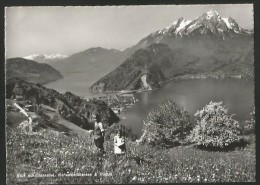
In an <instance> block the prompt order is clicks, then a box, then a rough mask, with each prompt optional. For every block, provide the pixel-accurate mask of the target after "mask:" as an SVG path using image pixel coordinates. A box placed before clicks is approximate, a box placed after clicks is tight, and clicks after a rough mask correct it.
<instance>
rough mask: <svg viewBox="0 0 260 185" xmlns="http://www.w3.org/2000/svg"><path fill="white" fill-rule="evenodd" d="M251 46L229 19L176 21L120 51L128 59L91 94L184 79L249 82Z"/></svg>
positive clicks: (214, 15)
mask: <svg viewBox="0 0 260 185" xmlns="http://www.w3.org/2000/svg"><path fill="white" fill-rule="evenodd" d="M253 46H254V38H253V31H250V30H246V29H243V28H241V27H240V26H239V25H238V24H237V22H236V21H235V20H234V19H232V18H231V17H229V18H222V17H221V16H220V15H219V13H218V12H217V11H215V10H210V11H208V12H206V13H204V14H203V15H201V16H200V17H198V18H196V19H194V20H186V19H184V18H180V19H178V20H177V21H175V22H174V23H173V24H171V25H170V26H168V27H166V28H163V29H161V30H158V31H156V32H153V33H151V34H149V35H148V36H146V37H145V38H143V39H142V40H140V41H139V42H138V43H137V44H136V45H134V46H132V47H130V48H127V49H126V50H124V51H123V52H124V53H127V54H125V56H130V57H128V58H127V59H126V60H125V61H124V62H122V64H121V65H120V66H119V67H117V68H116V69H115V70H114V71H112V72H110V73H109V74H107V75H106V76H104V77H102V78H101V79H99V80H98V81H97V82H95V83H94V84H93V85H92V86H91V87H90V90H91V91H120V90H137V89H143V88H144V89H147V88H152V87H154V88H156V87H158V86H159V84H160V83H161V82H164V81H166V80H169V79H173V78H176V77H180V76H183V75H190V76H191V77H192V76H194V75H203V76H204V77H212V76H214V77H234V76H238V77H246V78H253V76H254V66H253V65H254V57H253V51H254V47H253ZM144 79H146V80H148V81H144ZM147 84H148V86H149V87H148V86H147Z"/></svg>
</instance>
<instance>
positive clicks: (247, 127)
mask: <svg viewBox="0 0 260 185" xmlns="http://www.w3.org/2000/svg"><path fill="white" fill-rule="evenodd" d="M241 131H242V132H243V134H252V133H254V132H255V107H254V108H253V110H252V112H250V120H246V121H245V122H244V124H243V125H241Z"/></svg>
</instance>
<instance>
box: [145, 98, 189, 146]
mask: <svg viewBox="0 0 260 185" xmlns="http://www.w3.org/2000/svg"><path fill="white" fill-rule="evenodd" d="M143 123H144V124H143V130H142V131H143V132H145V133H146V134H145V136H144V138H143V141H144V142H146V143H148V144H149V145H152V146H161V147H172V146H175V145H178V144H180V143H182V142H183V141H184V139H185V137H186V136H187V135H188V134H189V132H190V130H191V122H190V117H189V115H188V112H187V111H184V110H183V108H181V107H179V106H178V105H177V104H175V103H174V102H173V101H171V100H167V101H165V102H164V103H162V104H161V105H158V106H157V107H155V108H154V109H152V110H151V111H150V112H149V113H148V115H147V117H146V118H145V120H144V121H143Z"/></svg>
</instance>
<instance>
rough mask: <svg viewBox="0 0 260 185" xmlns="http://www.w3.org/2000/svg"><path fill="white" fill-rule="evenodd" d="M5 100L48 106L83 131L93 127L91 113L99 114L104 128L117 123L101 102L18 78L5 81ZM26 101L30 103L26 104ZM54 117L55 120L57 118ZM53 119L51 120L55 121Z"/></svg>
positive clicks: (109, 110)
mask: <svg viewBox="0 0 260 185" xmlns="http://www.w3.org/2000/svg"><path fill="white" fill-rule="evenodd" d="M6 98H7V99H16V100H17V101H19V102H20V103H21V104H22V105H23V106H25V105H27V104H32V105H34V106H36V107H43V106H49V107H51V108H52V109H54V112H56V113H57V114H58V115H59V116H60V117H61V118H62V119H64V120H67V121H69V122H71V123H74V124H75V125H77V126H79V127H81V128H83V129H91V128H92V127H93V120H92V118H91V115H92V113H93V112H98V113H99V114H100V116H101V120H102V122H103V123H104V124H105V126H110V125H112V124H113V123H117V122H118V121H119V118H118V117H117V116H116V115H115V114H114V112H113V111H112V110H111V109H110V108H109V107H108V106H107V104H106V103H105V102H103V101H100V100H89V101H87V100H84V99H81V98H80V97H78V96H76V95H74V94H72V93H70V92H66V93H64V94H60V93H58V92H57V91H55V90H52V89H48V88H45V87H43V86H41V85H40V84H33V83H28V82H26V81H23V80H20V79H18V78H13V79H7V81H6ZM28 101H29V102H30V103H26V102H28ZM44 114H46V112H44ZM47 115H48V114H47ZM52 115H54V114H50V115H49V117H52ZM55 117H56V118H57V116H55ZM55 117H54V118H53V119H56V118H55Z"/></svg>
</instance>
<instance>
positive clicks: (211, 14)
mask: <svg viewBox="0 0 260 185" xmlns="http://www.w3.org/2000/svg"><path fill="white" fill-rule="evenodd" d="M206 15H207V19H211V18H212V17H218V16H220V15H219V13H218V12H217V11H216V10H213V9H211V10H209V11H208V12H206Z"/></svg>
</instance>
